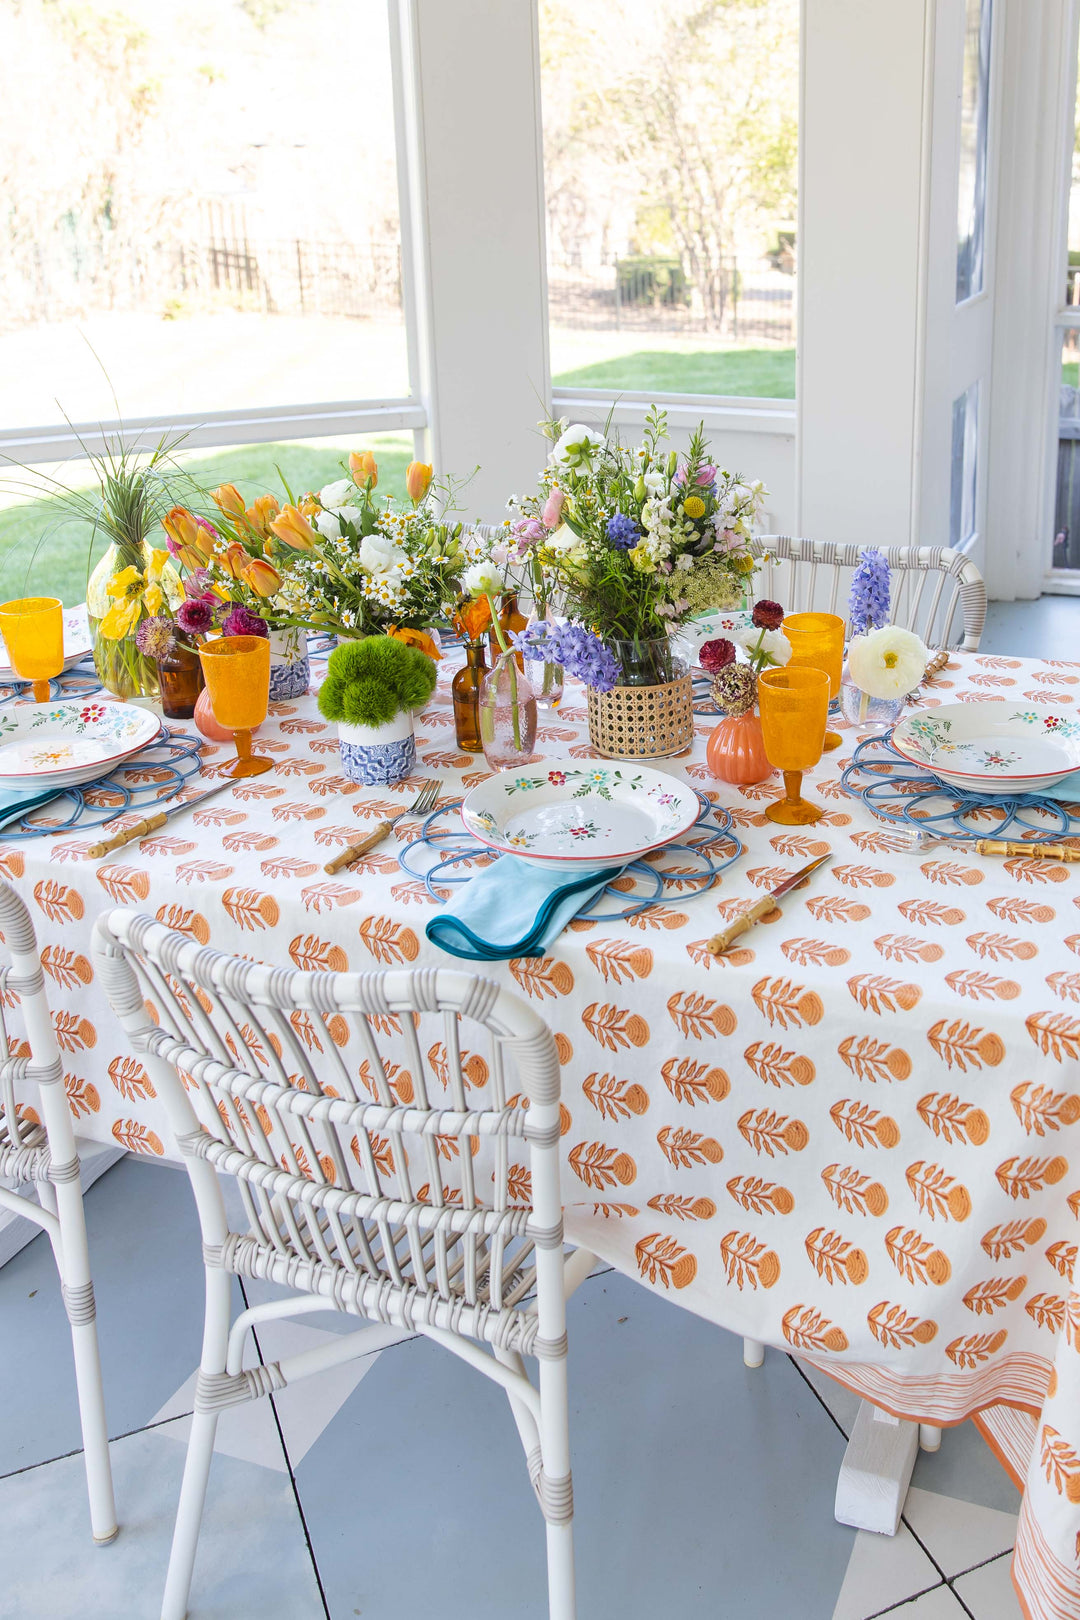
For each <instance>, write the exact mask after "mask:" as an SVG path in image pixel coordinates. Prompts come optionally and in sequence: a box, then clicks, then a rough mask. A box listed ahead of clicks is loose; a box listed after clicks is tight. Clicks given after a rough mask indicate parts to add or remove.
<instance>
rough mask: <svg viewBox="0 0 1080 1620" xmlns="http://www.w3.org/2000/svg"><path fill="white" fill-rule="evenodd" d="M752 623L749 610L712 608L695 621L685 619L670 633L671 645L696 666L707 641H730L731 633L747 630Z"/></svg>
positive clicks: (699, 615)
mask: <svg viewBox="0 0 1080 1620" xmlns="http://www.w3.org/2000/svg"><path fill="white" fill-rule="evenodd" d="M752 622H753V613H752V610H751V609H750V608H714V609H713V610H712V611H711V612H710V613H700V614H698V616H697V618H695V619H685V620H684V621H683V623H682V624H680V626H679V628H678V629H677V630H675V631H673V632H672V636H671V645H672V646H673V647H674V648H675V649H676V650H677V651H678V652H679V653H680V654H681V655H682V657H684V658H685V659H686V661H687V663H688V664H696V663H697V662H698V659H699V658H700V656H701V649H702V647H704V645H705V643H706V642H707V641H719V640H721V639H727V640H729V641H730V639H731V634H732V631H734V630H749V629H750V626H751V623H752Z"/></svg>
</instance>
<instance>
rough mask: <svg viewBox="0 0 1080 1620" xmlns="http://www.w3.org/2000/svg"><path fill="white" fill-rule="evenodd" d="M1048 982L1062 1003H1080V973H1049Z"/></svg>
mask: <svg viewBox="0 0 1080 1620" xmlns="http://www.w3.org/2000/svg"><path fill="white" fill-rule="evenodd" d="M1046 982H1047V984H1048V985H1049V986H1050V989H1051V990H1052V991H1053V992H1054V994H1055V996H1057V997H1058V999H1059V1000H1060V1001H1080V973H1048V974H1047V975H1046Z"/></svg>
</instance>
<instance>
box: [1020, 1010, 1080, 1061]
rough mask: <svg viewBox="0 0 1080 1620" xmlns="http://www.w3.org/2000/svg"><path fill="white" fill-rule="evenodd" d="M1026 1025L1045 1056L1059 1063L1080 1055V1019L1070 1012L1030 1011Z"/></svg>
mask: <svg viewBox="0 0 1080 1620" xmlns="http://www.w3.org/2000/svg"><path fill="white" fill-rule="evenodd" d="M1024 1027H1025V1028H1026V1030H1027V1032H1028V1034H1029V1035H1030V1036H1031V1038H1032V1040H1033V1041H1034V1042H1035V1045H1036V1046H1037V1047H1038V1048H1039V1051H1040V1052H1042V1053H1043V1054H1044V1056H1046V1057H1053V1058H1056V1059H1057V1061H1058V1062H1059V1063H1062V1062H1064V1060H1065V1059H1066V1058H1078V1057H1080V1019H1078V1018H1070V1016H1069V1014H1068V1013H1056V1012H1037V1013H1029V1014H1028V1016H1027V1018H1025V1019H1024Z"/></svg>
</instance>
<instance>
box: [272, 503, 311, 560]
mask: <svg viewBox="0 0 1080 1620" xmlns="http://www.w3.org/2000/svg"><path fill="white" fill-rule="evenodd" d="M270 532H271V534H273V535H274V536H275V537H276V538H277V539H278V540H281V541H283V542H284V544H285V545H287V546H290V547H291V548H292V550H293V551H310V550H311V548H312V547H313V546H314V544H315V542H316V541H317V540H318V538H319V537H318V535H317V534H316V533H315V530H314V529H313V528H312V527H311V524H310V523H309V522H308V520H307V518H306V517H304V516H303V515H302V514H301V513H300V512H298V511H297V510H296V507H295V506H283V507H282V508H281V511H280V512H279V513H278V515H277V517H276V518H274V519H273V520H272V522H271V523H270Z"/></svg>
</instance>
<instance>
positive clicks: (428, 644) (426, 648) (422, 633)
mask: <svg viewBox="0 0 1080 1620" xmlns="http://www.w3.org/2000/svg"><path fill="white" fill-rule="evenodd" d="M386 633H387V635H388V636H393V638H394V640H395V641H401V642H404V644H405V646H406V647H419V649H420V651H421V652H422V653H426V654H427V656H428V657H429V658H433V659H434V660H435V662H436V663H438V661H439V659H440V658H441V657H442V653H441V652H440V651H439V649H438V647H436V645H435V643H434V641H432V639H431V637H430V636H429V635H428V633H427V631H426V630H409V629H407V628H406V627H405V626H403V625H397V624H392V625H391V626H390V628H389V630H387V632H386Z"/></svg>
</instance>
